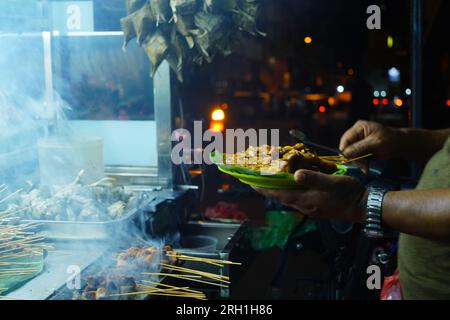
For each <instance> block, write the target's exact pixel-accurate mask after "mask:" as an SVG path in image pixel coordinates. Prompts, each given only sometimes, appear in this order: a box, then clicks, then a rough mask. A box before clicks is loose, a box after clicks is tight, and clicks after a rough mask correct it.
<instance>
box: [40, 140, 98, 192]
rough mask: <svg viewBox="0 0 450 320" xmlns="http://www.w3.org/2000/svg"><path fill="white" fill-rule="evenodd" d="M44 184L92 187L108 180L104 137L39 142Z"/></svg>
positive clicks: (41, 180)
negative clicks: (106, 178)
mask: <svg viewBox="0 0 450 320" xmlns="http://www.w3.org/2000/svg"><path fill="white" fill-rule="evenodd" d="M38 154H39V171H40V182H41V184H42V185H48V186H55V185H56V186H58V185H66V184H69V183H72V182H74V181H75V179H77V176H79V175H80V173H81V172H82V170H84V172H83V174H82V175H80V178H79V182H80V183H83V184H90V183H93V182H96V181H98V180H100V179H102V178H103V177H104V166H103V140H102V138H100V137H94V136H80V137H50V138H45V139H40V140H39V141H38Z"/></svg>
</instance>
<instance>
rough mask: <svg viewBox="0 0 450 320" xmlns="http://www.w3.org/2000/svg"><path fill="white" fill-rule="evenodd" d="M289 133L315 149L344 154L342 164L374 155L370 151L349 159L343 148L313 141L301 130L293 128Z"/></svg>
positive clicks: (338, 154) (339, 154)
mask: <svg viewBox="0 0 450 320" xmlns="http://www.w3.org/2000/svg"><path fill="white" fill-rule="evenodd" d="M289 134H290V135H291V136H293V137H295V138H297V139H298V140H299V141H301V142H302V143H304V144H305V145H306V146H309V147H314V148H315V149H321V150H323V151H326V152H330V153H332V154H334V155H336V156H342V158H343V160H342V161H341V162H340V164H349V163H352V162H355V161H360V160H363V159H366V158H371V157H372V156H373V154H372V153H369V154H366V155H363V156H361V157H357V158H354V159H347V158H345V156H344V155H343V153H342V151H341V150H339V149H335V148H330V147H327V146H324V145H322V144H319V143H315V142H312V141H311V140H309V139H308V138H307V137H306V134H304V133H303V132H302V131H300V130H296V129H292V130H290V131H289Z"/></svg>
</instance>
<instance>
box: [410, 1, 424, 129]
mask: <svg viewBox="0 0 450 320" xmlns="http://www.w3.org/2000/svg"><path fill="white" fill-rule="evenodd" d="M411 50H412V55H411V78H412V106H411V113H410V125H411V127H413V128H421V127H422V126H423V122H422V107H423V106H422V101H423V100H422V0H412V15H411Z"/></svg>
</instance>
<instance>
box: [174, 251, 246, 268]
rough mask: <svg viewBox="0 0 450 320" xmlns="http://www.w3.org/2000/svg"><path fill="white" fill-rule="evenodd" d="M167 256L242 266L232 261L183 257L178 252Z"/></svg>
mask: <svg viewBox="0 0 450 320" xmlns="http://www.w3.org/2000/svg"><path fill="white" fill-rule="evenodd" d="M167 255H173V256H175V257H178V255H179V256H181V257H184V258H189V259H195V260H198V261H212V262H217V263H220V264H234V265H238V266H240V265H242V263H240V262H232V261H228V260H219V259H211V258H200V257H192V256H186V255H183V254H181V255H180V254H179V253H177V252H175V253H169V252H168V253H167Z"/></svg>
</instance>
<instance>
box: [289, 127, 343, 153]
mask: <svg viewBox="0 0 450 320" xmlns="http://www.w3.org/2000/svg"><path fill="white" fill-rule="evenodd" d="M289 134H290V135H291V136H293V137H294V138H297V139H298V140H300V141H301V142H303V143H304V144H305V145H307V146H310V147H314V148H316V149H321V150H323V151H327V152H330V153H332V154H335V155H342V151H341V150H339V149H335V148H330V147H327V146H324V145H322V144H318V143H315V142H312V141H311V140H309V139H308V138H307V137H306V134H304V133H303V132H301V131H300V130H296V129H292V130H290V131H289Z"/></svg>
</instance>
